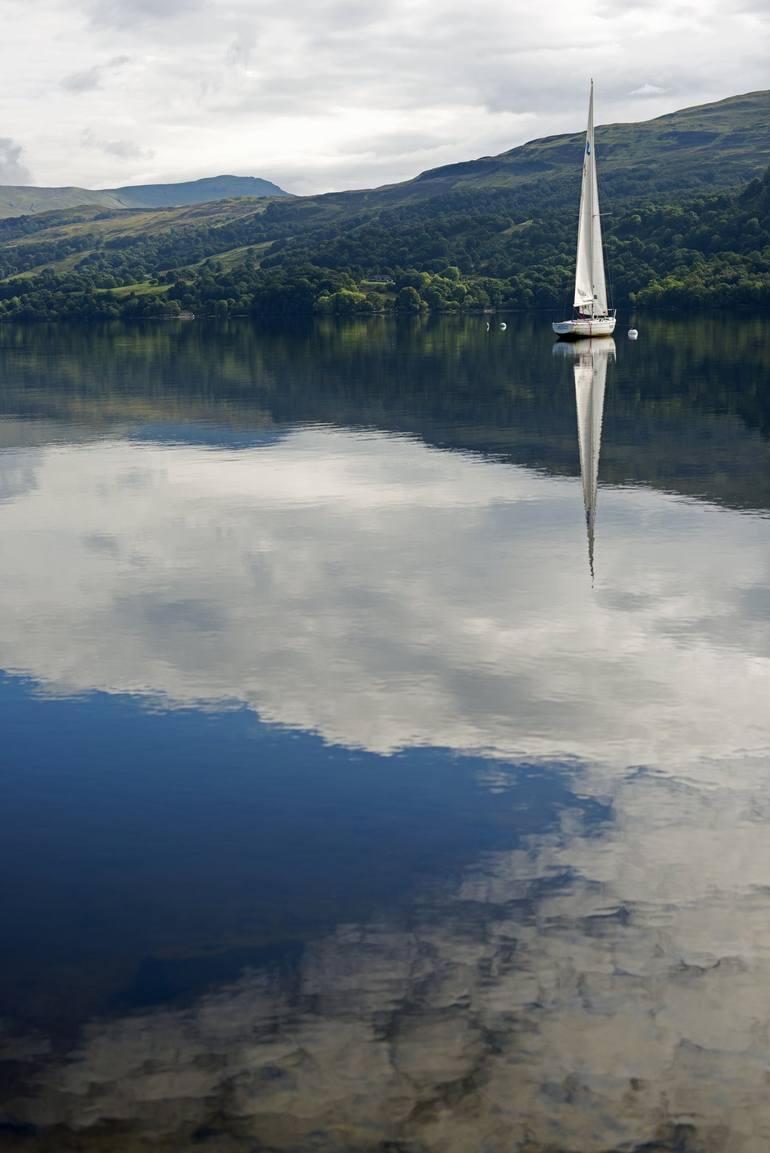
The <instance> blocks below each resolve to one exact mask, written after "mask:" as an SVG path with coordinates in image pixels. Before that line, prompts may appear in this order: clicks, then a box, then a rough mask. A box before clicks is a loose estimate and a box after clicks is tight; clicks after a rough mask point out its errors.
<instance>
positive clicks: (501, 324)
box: [500, 320, 508, 332]
mask: <svg viewBox="0 0 770 1153" xmlns="http://www.w3.org/2000/svg"><path fill="white" fill-rule="evenodd" d="M507 327H508V325H507V324H506V323H505V321H504V320H501V321H500V331H501V332H505V330H506V328H507Z"/></svg>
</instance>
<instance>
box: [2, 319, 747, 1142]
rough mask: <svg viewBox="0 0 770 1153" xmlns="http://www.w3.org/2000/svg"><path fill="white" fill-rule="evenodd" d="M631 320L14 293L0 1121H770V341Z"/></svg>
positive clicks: (238, 1133)
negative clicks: (560, 332) (236, 313)
mask: <svg viewBox="0 0 770 1153" xmlns="http://www.w3.org/2000/svg"><path fill="white" fill-rule="evenodd" d="M640 328H641V336H640V339H639V341H638V342H637V343H636V344H629V343H628V342H627V341H626V340H625V337H624V336H621V337H619V339H618V341H617V356H616V358H615V359H614V358H613V357H612V356H604V357H602V356H601V354H600V353H598V352H594V353H593V354H586V353H583V355H582V359H581V358H580V356H579V357H578V359H577V360H576V359H575V358H574V357H571V356H566V357H565V356H562V355H556V356H555V355H554V354H553V348H552V341H551V337H550V334H549V332H548V327H547V321H546V320H545V319H544V318H535V319H534V320H527V319H516V320H512V321H511V322H510V323H509V326H508V330H507V332H500V331H499V330H498V329H497V328H495V327H493V328H492V330H491V331H490V332H486V330H485V324H484V321H483V320H476V319H474V320H460V319H451V318H450V319H444V320H439V321H416V322H404V323H401V324H399V323H395V322H393V321H386V320H381V321H380V320H373V321H369V322H362V323H360V324H358V323H351V324H347V325H341V326H337V325H334V324H332V323H329V324H323V323H322V324H318V325H315V326H310V327H308V328H294V329H288V328H287V329H285V330H277V331H276V330H272V331H265V330H260V329H257V328H254V327H253V326H251V325H250V324H248V323H246V322H244V323H233V324H229V325H227V326H225V327H221V328H215V327H213V326H206V325H198V324H184V323H179V324H178V325H177V324H168V325H157V326H154V325H153V326H146V327H139V326H137V327H132V328H113V329H109V330H104V331H100V330H78V329H73V328H53V329H50V330H49V329H45V328H32V329H13V328H9V327H3V328H0V381H1V382H2V383H1V385H0V669H1V670H2V674H0V731H1V732H2V751H1V752H0V764H1V767H2V785H3V793H2V795H3V818H2V838H0V877H1V878H2V920H1V922H0V924H1V926H2V927H1V930H0V931H1V933H2V950H1V951H0V1019H1V1020H2V1026H1V1028H0V1149H2V1150H6V1149H8V1150H15V1149H17V1148H18V1149H24V1150H34V1151H37V1150H40V1151H42V1153H62V1151H68V1150H75V1149H77V1150H80V1151H85V1153H91V1151H94V1153H106V1151H112V1153H138V1151H139V1150H142V1151H146V1150H148V1149H151V1150H158V1151H162V1153H172V1151H173V1153H178V1151H182V1150H184V1151H185V1153H186V1151H187V1150H189V1149H193V1148H197V1147H199V1146H200V1147H201V1148H204V1149H207V1150H213V1151H215V1153H253V1151H256V1150H270V1151H284V1150H286V1151H297V1150H306V1149H312V1150H317V1151H324V1153H325V1151H327V1150H329V1151H331V1150H334V1151H335V1153H337V1151H339V1153H343V1151H344V1153H347V1151H356V1153H359V1151H366V1150H380V1151H385V1150H389V1151H391V1153H433V1151H436V1153H439V1151H440V1153H465V1151H466V1150H469V1149H473V1150H480V1151H481V1150H483V1151H484V1153H514V1151H516V1153H541V1151H542V1153H546V1151H548V1153H555V1151H562V1150H563V1151H570V1153H608V1151H609V1150H634V1149H637V1150H641V1149H645V1150H647V1151H650V1150H659V1151H663V1150H671V1151H674V1150H679V1151H687V1153H700V1151H713V1153H722V1151H724V1150H726V1149H728V1148H729V1149H730V1151H731V1153H755V1151H756V1153H760V1151H762V1153H765V1151H766V1150H767V1148H768V1147H770V1104H768V1085H770V1009H769V1008H768V1004H770V929H768V925H769V924H770V918H769V916H768V914H769V913H770V889H769V888H768V878H770V847H768V845H769V841H768V836H767V823H768V818H770V774H769V773H768V769H769V768H770V751H769V750H770V716H769V715H768V714H769V712H770V710H768V701H769V700H770V692H769V690H770V660H769V657H770V580H769V577H770V571H769V570H770V520H768V509H770V467H769V466H770V439H769V437H770V391H768V388H767V380H768V370H770V335H769V334H768V332H767V326H766V323H765V322H763V321H754V320H751V319H743V320H741V319H739V320H735V319H734V318H733V319H731V320H730V322H729V324H728V323H723V322H719V321H717V320H716V319H713V318H708V319H704V320H688V321H680V322H669V321H654V320H652V319H649V318H648V319H645V320H644V321H643V323H642V324H641V325H640ZM576 404H577V410H576ZM576 411H578V412H579V413H580V432H581V444H580V446H579V444H578V423H579V422H578V419H576ZM602 417H603V419H602ZM579 449H582V460H583V477H582V484H581V476H580V463H581V452H580V451H579ZM597 462H598V495H597V492H596V490H595V486H594V479H595V469H596V467H597Z"/></svg>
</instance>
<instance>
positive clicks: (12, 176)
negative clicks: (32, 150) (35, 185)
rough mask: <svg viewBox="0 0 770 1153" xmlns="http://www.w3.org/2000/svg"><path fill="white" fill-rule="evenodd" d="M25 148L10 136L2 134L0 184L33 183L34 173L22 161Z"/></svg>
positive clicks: (0, 143)
mask: <svg viewBox="0 0 770 1153" xmlns="http://www.w3.org/2000/svg"><path fill="white" fill-rule="evenodd" d="M23 152H24V149H23V148H22V146H21V144H18V143H17V142H16V141H15V140H14V139H13V138H12V137H10V136H0V184H32V173H31V172H30V170H29V169H28V168H27V166H26V164H24V163H23V161H22V154H23Z"/></svg>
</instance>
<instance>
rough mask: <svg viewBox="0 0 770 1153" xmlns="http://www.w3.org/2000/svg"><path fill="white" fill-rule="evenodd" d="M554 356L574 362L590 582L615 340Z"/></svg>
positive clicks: (560, 350) (569, 347) (585, 343)
mask: <svg viewBox="0 0 770 1153" xmlns="http://www.w3.org/2000/svg"><path fill="white" fill-rule="evenodd" d="M554 355H556V356H567V357H569V358H570V359H572V360H574V366H573V367H574V372H575V405H576V408H577V425H578V443H579V446H580V478H581V481H582V483H583V506H584V508H585V514H586V533H587V535H588V565H589V568H590V569H591V580H593V579H594V575H595V574H594V538H595V532H596V503H597V498H598V495H599V455H600V453H601V449H602V420H603V418H604V390H605V387H606V384H607V364H608V362H609V361H610V360H612V361H614V360H615V341H614V340H612V339H609V340H607V339H606V338H605V339H604V340H579V341H575V342H573V343H572V344H567V343H563V342H560V343H558V344H556V345H554Z"/></svg>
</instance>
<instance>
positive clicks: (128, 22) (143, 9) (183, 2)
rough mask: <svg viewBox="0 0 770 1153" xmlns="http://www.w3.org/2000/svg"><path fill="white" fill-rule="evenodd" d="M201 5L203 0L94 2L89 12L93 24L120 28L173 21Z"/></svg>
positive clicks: (106, 0) (198, 8) (97, 0)
mask: <svg viewBox="0 0 770 1153" xmlns="http://www.w3.org/2000/svg"><path fill="white" fill-rule="evenodd" d="M203 4H204V0H94V2H93V3H92V4H91V7H90V12H91V19H92V22H93V23H94V24H100V25H114V26H116V27H119V28H120V27H125V26H134V25H136V24H138V23H142V22H144V21H161V20H169V19H174V18H175V17H176V16H179V15H183V14H185V13H192V12H193V11H196V10H200V9H201V8H202V7H203Z"/></svg>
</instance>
